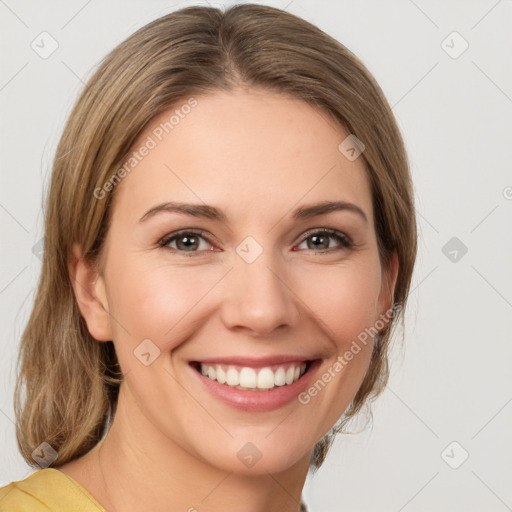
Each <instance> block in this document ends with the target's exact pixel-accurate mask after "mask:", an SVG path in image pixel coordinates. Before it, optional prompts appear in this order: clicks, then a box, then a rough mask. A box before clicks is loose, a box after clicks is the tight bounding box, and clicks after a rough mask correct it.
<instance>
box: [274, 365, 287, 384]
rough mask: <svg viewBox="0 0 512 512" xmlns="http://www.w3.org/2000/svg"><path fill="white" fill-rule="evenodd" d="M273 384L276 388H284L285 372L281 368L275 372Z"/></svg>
mask: <svg viewBox="0 0 512 512" xmlns="http://www.w3.org/2000/svg"><path fill="white" fill-rule="evenodd" d="M274 384H275V385H276V386H284V385H285V384H286V372H285V371H284V368H283V367H280V368H278V369H277V372H276V374H275V376H274Z"/></svg>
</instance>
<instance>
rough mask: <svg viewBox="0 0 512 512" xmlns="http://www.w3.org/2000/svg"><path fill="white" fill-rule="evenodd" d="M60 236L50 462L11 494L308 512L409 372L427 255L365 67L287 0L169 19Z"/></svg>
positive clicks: (91, 102)
mask: <svg viewBox="0 0 512 512" xmlns="http://www.w3.org/2000/svg"><path fill="white" fill-rule="evenodd" d="M45 230H46V231H45V241H46V243H45V253H44V261H43V268H42V273H41V280H40V283H39V289H38V294H37V297H36V300H35V304H34V308H33V311H32V315H31V317H30V319H29V322H28V325H27V327H26V330H25V332H24V334H23V338H22V341H21V347H20V362H21V365H20V375H19V380H18V382H17V387H16V397H15V412H16V415H17V439H18V444H19V448H20V451H21V453H22V455H23V457H24V458H25V460H26V461H27V462H28V463H29V464H30V465H31V466H33V467H34V468H37V469H39V471H37V472H35V473H34V474H32V475H30V476H29V477H28V478H26V479H25V480H23V481H19V482H13V483H12V484H10V485H8V486H6V487H4V488H3V489H1V490H0V510H9V511H16V510H25V509H27V507H28V509H30V510H32V511H37V510H48V509H49V510H53V511H61V510H62V511H63V510H84V511H91V512H92V511H97V510H108V511H109V512H116V511H120V510H123V512H130V511H136V510H142V509H145V510H146V509H147V510H152V511H155V512H158V511H164V510H165V511H167V510H188V511H194V510H197V511H201V512H202V511H209V510H212V511H213V510H219V509H221V508H222V509H226V510H230V511H241V510H243V511H254V512H256V511H277V510H279V511H285V512H288V511H289V512H292V511H293V512H296V511H297V510H306V506H305V504H304V503H303V502H302V500H301V492H302V488H303V486H304V482H305V479H306V476H307V472H308V469H309V468H310V467H311V468H312V469H313V470H316V469H317V468H319V467H320V466H321V464H322V462H323V461H324V459H325V457H326V454H327V451H328V448H329V446H330V444H331V443H332V441H333V438H334V435H335V434H336V433H337V432H342V431H343V427H344V426H345V425H346V423H347V421H348V420H349V419H350V418H351V417H353V416H354V415H355V414H356V413H357V412H358V411H360V409H361V408H362V406H363V405H364V404H366V403H368V402H369V401H371V400H372V399H374V398H375V397H376V396H377V395H378V394H379V393H380V392H381V391H382V390H383V388H384V386H385V384H386V381H387V377H388V367H387V353H388V349H389V343H390V339H391V333H392V329H393V327H394V326H395V325H396V322H397V320H398V318H399V317H401V318H402V319H403V308H404V307H405V304H406V300H407V296H408V292H409V286H410V281H411V276H412V272H413V267H414V261H415V257H416V236H417V235H416V221H415V211H414V200H413V190H412V183H411V178H410V173H409V169H408V163H407V157H406V154H405V150H404V146H403V142H402V138H401V136H400V133H399V130H398V128H397V125H396V122H395V120H394V118H393V116H392V114H391V110H390V108H389V105H388V103H387V101H386V100H385V98H384V95H383V93H382V91H381V90H380V88H379V86H378V85H377V83H376V82H375V80H374V79H373V77H372V76H371V75H370V73H369V72H368V70H366V68H365V67H364V66H363V64H362V63H361V62H360V61H359V60H358V59H357V58H356V57H355V56H354V55H353V54H352V53H350V52H349V51H348V50H347V49H346V48H345V47H344V46H343V45H341V44H340V43H338V42H337V41H335V40H334V39H332V38H331V37H329V36H328V35H326V34H325V33H323V32H322V31H320V30H319V29H318V28H316V27H314V26H312V25H311V24H310V23H308V22H306V21H304V20H301V19H300V18H297V17H295V16H293V15H291V14H289V13H287V12H284V11H281V10H279V9H275V8H271V7H267V6H261V5H252V4H245V5H237V6H233V7H230V8H228V9H227V10H226V11H225V12H223V11H221V10H219V9H216V8H209V7H188V8H185V9H181V10H179V11H176V12H173V13H171V14H169V15H166V16H164V17H162V18H160V19H157V20H155V21H153V22H152V23H150V24H148V25H146V26H145V27H143V28H141V29H140V30H139V31H137V32H136V33H135V34H133V35H132V36H131V37H129V38H128V39H127V40H126V41H124V42H123V43H122V44H120V45H119V46H118V47H117V48H116V49H114V50H113V51H112V52H111V53H110V54H109V55H108V56H107V57H106V58H105V59H104V61H103V62H102V63H101V65H100V66H99V69H98V70H97V71H96V73H95V74H94V76H93V77H92V78H91V79H90V81H89V83H88V84H87V86H86V87H85V89H84V91H83V93H82V95H81V96H80V98H79V99H78V102H77V104H76V106H75V108H74V110H73V112H72V113H71V115H70V118H69V120H68V123H67V125H66V127H65V129H64V133H63V135H62V138H61V141H60V144H59V147H58V150H57V154H56V157H55V164H54V169H53V174H52V182H51V187H50V191H49V197H48V207H47V211H46V219H45ZM24 390H25V391H24ZM23 391H24V392H25V396H24V399H22V392H23ZM50 466H51V467H50ZM41 468H44V469H41Z"/></svg>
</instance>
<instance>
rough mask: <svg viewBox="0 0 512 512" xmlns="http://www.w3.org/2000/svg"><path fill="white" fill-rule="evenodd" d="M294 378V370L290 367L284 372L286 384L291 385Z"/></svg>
mask: <svg viewBox="0 0 512 512" xmlns="http://www.w3.org/2000/svg"><path fill="white" fill-rule="evenodd" d="M294 377H295V368H294V367H293V366H290V368H288V370H286V376H285V382H286V384H291V383H292V382H293V379H294Z"/></svg>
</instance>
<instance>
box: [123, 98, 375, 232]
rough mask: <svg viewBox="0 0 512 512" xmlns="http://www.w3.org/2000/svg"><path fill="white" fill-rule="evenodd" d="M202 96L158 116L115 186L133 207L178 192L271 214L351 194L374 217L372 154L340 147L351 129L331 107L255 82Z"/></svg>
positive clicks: (237, 210) (239, 210)
mask: <svg viewBox="0 0 512 512" xmlns="http://www.w3.org/2000/svg"><path fill="white" fill-rule="evenodd" d="M193 99H194V101H187V99H185V100H183V102H182V103H178V104H177V105H175V106H174V107H173V108H171V109H169V110H168V111H166V112H164V113H163V114H161V115H159V116H157V117H156V118H155V119H153V120H152V121H151V123H150V124H149V125H148V126H147V127H146V129H145V130H144V131H143V133H142V134H141V135H140V136H139V138H138V140H137V141H136V143H135V144H134V146H133V148H132V152H133V151H135V152H138V153H139V156H138V160H137V161H136V162H135V161H133V162H132V163H133V164H135V165H133V170H131V171H130V172H129V173H128V174H127V177H126V178H124V179H123V180H122V181H121V183H120V184H119V185H118V190H117V191H116V196H117V195H119V197H116V203H117V204H118V206H116V208H122V209H124V210H125V211H124V212H123V214H124V215H131V214H133V215H134V216H135V215H137V214H139V213H141V210H142V209H144V208H146V209H147V208H149V207H151V206H154V204H156V203H158V202H165V201H171V200H172V201H174V200H179V201H190V202H194V203H198V202H204V203H207V204H213V205H217V206H220V207H221V208H222V209H223V210H225V211H226V212H227V214H228V217H229V213H230V209H231V210H232V213H233V215H236V216H237V217H238V218H241V216H243V215H250V214H254V211H255V209H257V210H259V213H260V214H261V215H264V214H265V213H266V212H268V213H269V220H270V214H271V213H274V214H277V213H279V214H281V215H283V214H284V213H285V212H286V211H288V210H290V209H292V208H293V207H294V206H297V205H300V204H302V203H308V204H310V203H313V202H317V201H325V200H329V201H340V200H344V201H350V202H354V203H356V204H357V205H358V206H360V207H361V208H362V209H364V211H365V212H366V214H367V216H368V220H369V221H370V222H371V223H372V219H373V212H372V201H371V190H370V184H369V180H368V176H367V173H366V169H365V165H364V161H363V159H362V158H357V159H356V160H354V161H350V160H348V159H347V158H346V157H345V156H344V155H343V154H342V153H341V152H340V151H339V149H338V146H339V145H340V143H341V142H342V141H343V140H344V139H345V138H346V137H347V136H348V135H349V133H348V132H347V131H346V130H345V129H344V128H343V127H342V126H341V125H339V124H338V123H336V122H335V121H334V119H333V118H331V117H330V116H329V115H327V113H325V112H323V111H321V110H318V109H315V108H314V107H312V106H311V105H309V104H308V103H306V102H304V101H301V100H299V99H295V98H291V97H289V96H287V95H284V94H279V93H273V92H272V93H271V92H268V91H262V90H255V89H251V90H244V91H241V90H237V91H232V92H215V93H211V94H207V95H197V96H194V97H193ZM187 105H188V107H187ZM190 105H194V106H193V107H190ZM144 147H146V148H149V149H146V150H144V149H143V148H144ZM132 152H130V155H132ZM142 153H144V156H141V154H142ZM132 158H133V156H132ZM139 217H140V215H139Z"/></svg>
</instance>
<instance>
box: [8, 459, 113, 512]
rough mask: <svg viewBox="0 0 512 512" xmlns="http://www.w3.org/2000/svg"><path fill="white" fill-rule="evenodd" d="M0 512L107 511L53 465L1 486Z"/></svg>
mask: <svg viewBox="0 0 512 512" xmlns="http://www.w3.org/2000/svg"><path fill="white" fill-rule="evenodd" d="M0 512H106V511H105V509H104V508H103V507H102V506H101V505H100V504H99V503H98V502H97V501H96V500H95V499H94V498H93V497H92V496H91V495H90V494H89V493H88V492H87V491H86V490H85V489H84V488H83V487H82V486H81V485H80V484H79V483H78V482H76V481H75V480H73V479H72V478H71V477H69V476H68V475H66V474H65V473H63V472H62V471H59V470H58V469H54V468H46V469H41V470H39V471H36V472H35V473H32V474H31V475H29V476H28V477H27V478H25V479H24V480H19V481H16V482H12V483H10V484H9V485H6V486H5V487H0Z"/></svg>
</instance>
